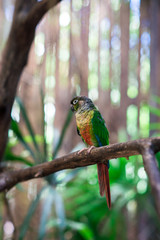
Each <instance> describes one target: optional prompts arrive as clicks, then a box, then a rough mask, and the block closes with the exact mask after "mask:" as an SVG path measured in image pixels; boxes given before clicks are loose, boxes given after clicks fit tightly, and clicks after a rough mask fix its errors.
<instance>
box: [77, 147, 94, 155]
mask: <svg viewBox="0 0 160 240" xmlns="http://www.w3.org/2000/svg"><path fill="white" fill-rule="evenodd" d="M93 148H95V147H94V146H91V147H89V148H83V149H81V150H80V151H79V152H78V154H80V153H82V152H84V151H85V150H87V153H91V151H92V149H93Z"/></svg>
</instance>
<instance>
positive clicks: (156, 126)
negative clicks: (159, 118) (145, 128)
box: [150, 122, 160, 130]
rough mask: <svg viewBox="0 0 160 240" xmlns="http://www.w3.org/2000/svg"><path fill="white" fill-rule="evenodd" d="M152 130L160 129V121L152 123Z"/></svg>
mask: <svg viewBox="0 0 160 240" xmlns="http://www.w3.org/2000/svg"><path fill="white" fill-rule="evenodd" d="M150 130H160V123H156V122H155V123H150Z"/></svg>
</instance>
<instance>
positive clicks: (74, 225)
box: [66, 220, 94, 240]
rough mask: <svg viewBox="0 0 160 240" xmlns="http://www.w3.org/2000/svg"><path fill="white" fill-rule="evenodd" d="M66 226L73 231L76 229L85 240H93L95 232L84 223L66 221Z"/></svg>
mask: <svg viewBox="0 0 160 240" xmlns="http://www.w3.org/2000/svg"><path fill="white" fill-rule="evenodd" d="M66 224H67V226H68V227H70V228H71V229H74V230H76V231H78V232H79V234H80V235H81V236H82V237H83V238H84V239H85V240H93V239H94V234H93V231H92V230H91V229H90V228H89V227H88V226H87V225H86V224H84V223H80V222H75V221H69V220H67V221H66Z"/></svg>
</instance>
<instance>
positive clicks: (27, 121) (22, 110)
mask: <svg viewBox="0 0 160 240" xmlns="http://www.w3.org/2000/svg"><path fill="white" fill-rule="evenodd" d="M16 101H17V103H18V104H19V107H20V110H21V113H22V116H23V119H24V121H25V124H26V127H27V129H28V132H29V134H30V135H31V137H32V140H33V144H34V147H35V149H36V151H37V152H38V153H40V149H39V146H38V144H37V141H36V138H35V134H34V131H33V128H32V126H31V123H30V120H29V118H28V115H27V112H26V109H25V107H24V105H23V103H22V101H21V99H20V98H19V97H17V98H16Z"/></svg>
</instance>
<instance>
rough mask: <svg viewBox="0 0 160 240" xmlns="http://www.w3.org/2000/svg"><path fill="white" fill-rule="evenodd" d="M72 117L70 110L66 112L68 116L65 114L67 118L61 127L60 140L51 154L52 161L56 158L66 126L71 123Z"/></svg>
mask: <svg viewBox="0 0 160 240" xmlns="http://www.w3.org/2000/svg"><path fill="white" fill-rule="evenodd" d="M72 116H73V113H72V112H71V110H69V111H68V114H67V117H66V119H65V122H64V125H63V128H62V132H61V135H60V138H59V141H58V143H57V145H56V147H55V149H54V152H53V154H52V157H53V159H54V158H55V157H56V155H57V153H58V151H59V149H60V147H61V145H62V142H63V139H64V136H65V133H66V131H67V129H68V126H69V124H70V122H71V119H72Z"/></svg>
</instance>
